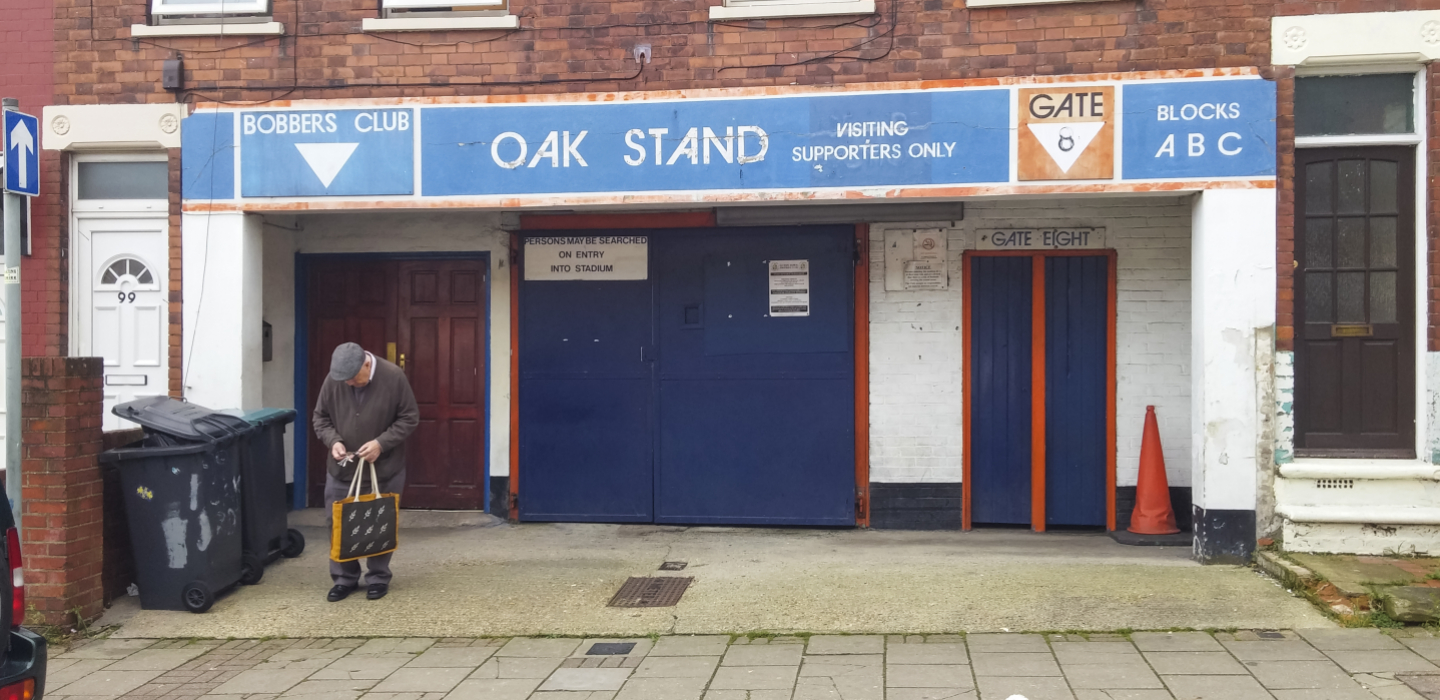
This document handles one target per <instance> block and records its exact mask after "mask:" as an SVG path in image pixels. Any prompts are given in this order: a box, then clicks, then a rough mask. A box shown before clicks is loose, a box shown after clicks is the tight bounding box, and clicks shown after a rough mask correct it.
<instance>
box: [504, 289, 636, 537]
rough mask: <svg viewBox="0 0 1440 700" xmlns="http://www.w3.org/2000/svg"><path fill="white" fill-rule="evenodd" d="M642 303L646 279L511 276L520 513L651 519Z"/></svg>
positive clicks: (541, 516)
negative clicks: (516, 309)
mask: <svg viewBox="0 0 1440 700" xmlns="http://www.w3.org/2000/svg"><path fill="white" fill-rule="evenodd" d="M518 267H519V266H517V269H516V273H518V272H519V269H518ZM652 304H653V299H652V294H651V283H650V281H649V280H632V281H607V282H581V281H540V280H537V281H525V282H523V283H522V284H521V291H520V339H519V340H520V416H519V419H520V464H521V469H520V478H521V481H520V517H521V519H522V520H550V521H566V522H586V521H590V522H650V521H651V520H652V518H653V516H654V493H653V491H654V479H653V473H654V468H655V467H654V459H653V450H652V443H653V438H652V436H653V431H652V429H651V424H652V412H651V409H650V401H651V382H652V378H651V368H652V362H651V360H652V358H653V356H654V347H653V346H654V343H653V342H652V338H653V336H652V334H651V333H652V324H651V314H652Z"/></svg>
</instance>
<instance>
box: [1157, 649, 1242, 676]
mask: <svg viewBox="0 0 1440 700" xmlns="http://www.w3.org/2000/svg"><path fill="white" fill-rule="evenodd" d="M1144 656H1145V660H1146V661H1147V662H1149V663H1150V666H1151V667H1152V668H1154V669H1155V672H1156V673H1159V674H1160V675H1162V676H1165V675H1206V676H1218V675H1226V674H1229V675H1237V676H1243V675H1246V671H1245V667H1244V666H1241V665H1240V663H1239V662H1238V661H1236V660H1235V658H1234V657H1232V656H1230V655H1229V654H1227V653H1225V652H1223V651H1150V652H1145V653H1144Z"/></svg>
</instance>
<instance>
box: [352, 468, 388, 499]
mask: <svg viewBox="0 0 1440 700" xmlns="http://www.w3.org/2000/svg"><path fill="white" fill-rule="evenodd" d="M367 464H368V465H370V493H371V495H373V496H375V497H376V498H379V497H380V479H379V478H378V477H376V476H375V463H374V462H367V461H366V460H365V459H364V458H361V459H360V464H358V465H356V467H355V476H353V477H350V488H348V489H346V490H345V498H347V499H349V498H359V497H360V492H361V491H363V490H365V482H364V480H363V477H362V475H363V474H364V473H365V465H367Z"/></svg>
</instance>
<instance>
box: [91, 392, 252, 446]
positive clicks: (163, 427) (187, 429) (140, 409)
mask: <svg viewBox="0 0 1440 700" xmlns="http://www.w3.org/2000/svg"><path fill="white" fill-rule="evenodd" d="M111 412H112V413H114V414H115V415H117V416H120V417H121V418H124V419H126V420H131V421H135V422H136V423H139V424H140V425H141V426H143V427H144V428H145V429H146V430H149V431H154V432H157V433H164V434H166V435H169V436H172V437H175V438H179V439H181V440H189V441H193V442H213V441H216V440H220V439H223V438H227V437H233V436H236V435H244V434H245V433H248V432H250V431H251V430H254V427H253V426H251V425H250V423H249V422H247V421H246V420H245V419H244V418H241V417H239V416H232V415H228V414H224V413H220V412H217V411H212V410H210V409H208V408H205V407H204V406H197V405H195V404H193V403H185V402H184V401H177V400H175V399H172V398H170V397H168V396H150V397H146V398H143V399H136V400H135V401H127V402H125V403H122V404H120V405H118V406H116V407H115V408H114V409H111Z"/></svg>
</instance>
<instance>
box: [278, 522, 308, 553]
mask: <svg viewBox="0 0 1440 700" xmlns="http://www.w3.org/2000/svg"><path fill="white" fill-rule="evenodd" d="M304 551H305V536H304V535H302V534H300V531H299V530H296V529H295V528H290V531H289V532H286V533H285V546H284V547H283V548H281V550H280V553H281V554H283V555H285V558H286V559H294V558H295V557H298V556H300V553H301V552H304Z"/></svg>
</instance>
